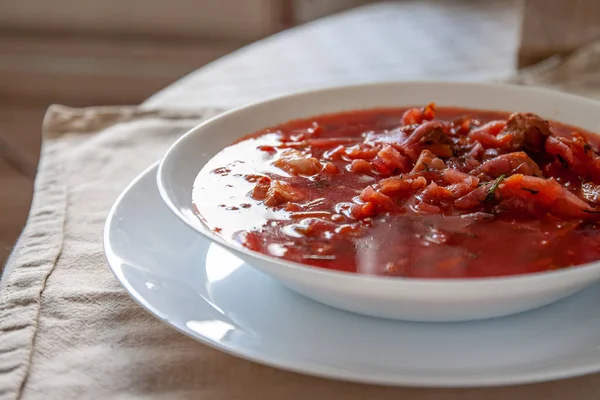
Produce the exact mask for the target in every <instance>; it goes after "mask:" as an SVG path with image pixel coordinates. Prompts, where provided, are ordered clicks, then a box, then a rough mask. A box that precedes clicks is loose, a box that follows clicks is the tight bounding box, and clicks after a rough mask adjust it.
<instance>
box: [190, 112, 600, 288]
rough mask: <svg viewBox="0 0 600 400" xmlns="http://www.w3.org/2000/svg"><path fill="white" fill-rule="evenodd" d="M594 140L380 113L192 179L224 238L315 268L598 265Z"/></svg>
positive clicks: (491, 269) (432, 272) (281, 139)
mask: <svg viewBox="0 0 600 400" xmlns="http://www.w3.org/2000/svg"><path fill="white" fill-rule="evenodd" d="M598 151H599V140H598V137H596V136H592V135H590V134H588V133H587V132H585V131H583V130H581V129H578V128H574V127H571V126H567V125H564V124H561V123H558V122H553V121H547V120H545V119H543V118H541V117H539V116H537V115H535V114H531V113H513V114H508V113H504V112H491V111H479V110H471V109H459V108H447V107H445V108H436V106H435V105H434V104H429V105H426V106H425V107H417V108H410V109H406V108H404V109H374V110H361V111H351V112H344V113H339V114H333V115H323V116H317V117H313V118H308V119H303V120H296V121H291V122H288V123H284V124H282V125H279V126H275V127H272V128H268V129H264V130H262V131H260V132H257V133H254V134H252V135H250V136H247V137H245V138H243V139H241V140H239V141H238V142H237V143H235V144H232V145H231V146H229V147H227V148H225V149H224V150H222V151H221V152H220V153H219V154H217V155H216V156H215V157H213V158H212V159H211V160H210V161H209V163H207V165H206V166H205V167H204V168H203V169H202V171H200V173H199V175H198V177H197V179H196V182H195V186H194V198H193V201H194V205H195V207H196V209H197V211H198V214H199V216H200V218H201V219H202V220H203V221H204V223H205V224H207V226H209V227H210V228H211V229H212V230H213V231H214V232H216V233H218V234H219V235H222V236H223V237H224V238H225V239H226V240H228V241H232V242H236V243H238V244H239V245H241V246H244V247H246V248H248V249H251V250H254V251H257V252H260V253H264V254H268V255H270V256H274V257H280V258H283V259H286V260H291V261H296V262H300V263H303V264H308V265H311V266H314V267H318V268H326V269H331V270H338V271H347V272H354V273H362V274H371V275H384V276H396V277H415V278H470V277H492V276H505V275H516V274H526V273H532V272H540V271H548V270H554V269H560V268H566V267H572V266H576V265H579V264H584V263H588V262H591V261H596V260H599V259H600V231H599V228H600V155H599V154H598Z"/></svg>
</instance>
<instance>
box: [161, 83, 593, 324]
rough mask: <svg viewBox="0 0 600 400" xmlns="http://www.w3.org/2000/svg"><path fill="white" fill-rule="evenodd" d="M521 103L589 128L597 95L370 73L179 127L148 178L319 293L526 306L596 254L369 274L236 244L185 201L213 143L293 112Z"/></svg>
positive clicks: (434, 315) (467, 309)
mask: <svg viewBox="0 0 600 400" xmlns="http://www.w3.org/2000/svg"><path fill="white" fill-rule="evenodd" d="M430 101H434V102H436V103H437V104H438V105H439V106H457V107H468V108H478V109H484V110H500V111H502V110H504V111H528V112H534V113H537V114H539V115H541V116H543V117H546V118H550V119H554V120H558V121H561V122H564V123H568V124H573V125H577V126H579V127H581V128H584V129H587V130H591V131H595V130H596V129H597V128H598V127H599V126H600V103H598V102H595V101H592V100H589V99H585V98H582V97H577V96H571V95H567V94H563V93H559V92H554V91H548V90H542V89H535V88H526V87H517V86H508V85H495V84H474V83H422V82H413V83H406V82H405V83H401V82H399V83H379V84H370V85H362V86H349V87H341V88H332V89H325V90H320V91H313V92H306V93H301V94H296V95H292V96H287V97H282V98H277V99H273V100H268V101H265V102H261V103H257V104H253V105H249V106H246V107H242V108H238V109H236V110H233V111H230V112H227V113H224V114H222V115H220V116H217V117H216V118H213V119H211V120H209V121H207V122H205V123H202V124H200V125H199V126H197V127H196V128H194V129H192V130H191V131H190V132H188V133H187V134H185V135H184V136H183V137H181V138H180V139H179V140H178V141H177V142H176V143H175V144H174V145H173V146H172V147H171V148H170V149H169V150H168V151H167V153H166V154H165V156H164V158H163V159H162V161H161V163H160V165H159V170H158V175H157V181H158V188H159V191H160V194H161V196H162V198H163V200H164V201H165V203H166V204H167V206H168V207H169V208H170V209H171V210H173V211H174V212H175V214H176V215H177V216H178V217H179V218H181V219H182V220H183V221H185V222H186V223H187V224H188V225H189V226H191V227H193V228H194V229H195V230H196V231H198V232H199V233H201V234H202V235H204V236H205V237H207V238H209V239H210V240H212V241H214V242H216V243H220V244H221V245H223V246H226V247H227V248H228V249H229V250H230V251H231V252H233V253H234V254H235V255H236V256H237V257H240V258H241V259H243V260H244V261H246V262H247V263H249V264H250V265H252V266H253V267H255V268H257V269H259V270H261V271H263V272H264V273H266V274H268V275H270V276H272V277H274V278H275V279H277V280H279V281H281V282H282V283H283V284H284V285H286V286H288V287H289V288H291V289H293V290H295V291H297V292H299V293H301V294H303V295H306V296H308V297H310V298H312V299H315V300H317V301H320V302H322V303H325V304H328V305H331V306H334V307H339V308H342V309H345V310H349V311H353V312H357V313H362V314H367V315H372V316H379V317H385V318H393V319H404V320H413V321H461V320H473V319H481V318H491V317H497V316H503V315H509V314H513V313H517V312H522V311H526V310H531V309H534V308H537V307H540V306H544V305H547V304H549V303H552V302H554V301H557V300H560V299H563V298H565V297H567V296H569V295H571V294H573V293H575V292H577V291H579V290H581V289H583V288H585V287H587V286H589V285H591V284H593V283H594V282H596V281H597V280H599V279H600V263H593V264H588V265H585V266H578V267H576V268H570V269H564V270H558V271H555V272H547V273H537V274H531V275H521V276H515V277H507V278H486V279H460V280H434V279H428V280H422V279H406V278H387V277H374V276H366V275H359V274H349V273H343V272H336V271H327V270H322V269H318V268H312V267H307V266H304V265H301V264H298V263H292V262H288V261H283V260H280V259H276V258H273V257H269V256H265V255H262V254H259V253H256V252H252V251H250V250H247V249H245V248H241V247H238V246H236V245H233V244H231V243H229V242H227V241H225V240H224V239H223V238H222V237H220V236H218V235H216V234H215V233H213V232H212V231H210V230H209V229H207V228H206V227H205V225H204V224H203V223H202V222H201V221H200V220H199V218H198V217H197V216H196V215H195V213H194V210H193V206H192V187H193V184H194V180H195V178H196V175H197V174H198V172H199V171H200V169H201V168H202V167H203V166H204V164H205V163H206V162H207V161H208V160H209V159H210V158H211V157H212V156H214V155H215V154H216V153H217V152H219V151H220V150H221V149H223V148H224V147H226V146H227V145H229V144H231V143H232V142H234V141H235V140H236V139H238V138H240V137H241V136H243V135H246V134H249V133H252V132H255V131H258V130H259V129H262V128H266V127H269V126H273V125H276V124H278V123H283V122H286V121H289V120H292V119H296V118H304V117H309V116H313V115H318V114H325V113H332V112H339V111H344V110H355V109H365V108H374V107H386V106H387V107H400V106H410V105H420V104H425V103H428V102H430Z"/></svg>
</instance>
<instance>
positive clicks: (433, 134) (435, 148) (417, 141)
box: [400, 121, 452, 159]
mask: <svg viewBox="0 0 600 400" xmlns="http://www.w3.org/2000/svg"><path fill="white" fill-rule="evenodd" d="M446 128H447V126H446V125H445V124H444V123H442V122H440V121H428V122H424V123H423V124H421V125H419V126H418V127H417V128H416V129H415V130H414V131H413V132H412V133H411V135H410V136H409V137H408V138H406V140H405V141H404V142H403V143H402V144H401V145H400V146H401V147H402V149H404V150H405V153H406V154H407V155H409V156H411V158H413V159H416V158H417V157H418V155H419V154H420V153H421V151H422V150H423V149H428V150H429V151H431V152H432V153H433V154H435V155H437V156H439V157H450V156H452V148H451V145H452V140H451V139H450V137H448V135H447V134H446Z"/></svg>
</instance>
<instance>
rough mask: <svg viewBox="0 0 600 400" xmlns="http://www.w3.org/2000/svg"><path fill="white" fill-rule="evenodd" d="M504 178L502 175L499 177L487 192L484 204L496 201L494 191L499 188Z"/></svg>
mask: <svg viewBox="0 0 600 400" xmlns="http://www.w3.org/2000/svg"><path fill="white" fill-rule="evenodd" d="M504 176H505V175H504V174H502V175H500V176H499V177H498V179H496V181H495V182H494V184H493V185H492V187H491V188H490V189H489V190H488V192H487V195H486V196H485V201H486V203H489V202H492V201H494V200H496V190H497V189H498V186H500V183H501V182H502V181H503V180H504Z"/></svg>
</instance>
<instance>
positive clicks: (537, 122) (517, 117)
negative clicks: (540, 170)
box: [498, 113, 551, 153]
mask: <svg viewBox="0 0 600 400" xmlns="http://www.w3.org/2000/svg"><path fill="white" fill-rule="evenodd" d="M550 135H551V132H550V124H549V123H548V121H546V120H545V119H543V118H541V117H540V116H539V115H536V114H533V113H514V114H511V116H510V117H508V120H507V121H506V127H505V128H504V129H503V130H502V132H501V133H500V134H499V135H498V140H499V142H500V143H501V144H505V146H504V147H505V148H506V149H507V150H509V151H518V150H524V151H529V152H533V153H538V152H540V151H542V150H543V149H544V145H545V143H546V139H547V138H548V136H550Z"/></svg>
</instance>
